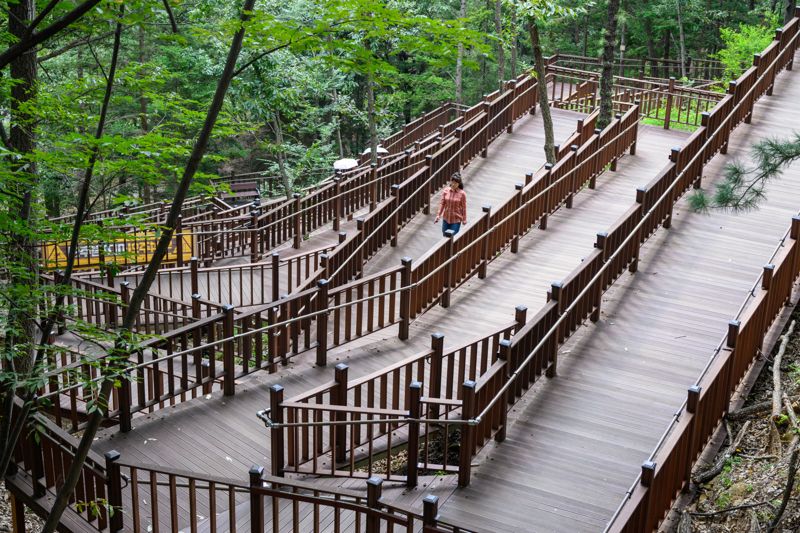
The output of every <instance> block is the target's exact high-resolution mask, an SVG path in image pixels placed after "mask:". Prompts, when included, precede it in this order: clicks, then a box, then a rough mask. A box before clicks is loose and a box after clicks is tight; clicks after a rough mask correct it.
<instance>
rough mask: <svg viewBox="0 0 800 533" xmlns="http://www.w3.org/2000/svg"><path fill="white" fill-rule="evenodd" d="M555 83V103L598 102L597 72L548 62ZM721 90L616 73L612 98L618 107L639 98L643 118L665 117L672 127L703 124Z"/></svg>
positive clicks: (588, 106) (583, 106) (582, 107)
mask: <svg viewBox="0 0 800 533" xmlns="http://www.w3.org/2000/svg"><path fill="white" fill-rule="evenodd" d="M548 72H550V74H551V76H552V79H553V83H552V86H551V89H552V95H551V98H552V100H553V105H555V106H556V107H562V108H565V109H574V110H577V111H582V112H584V113H589V112H591V111H592V110H593V109H594V108H595V107H596V106H597V104H598V101H599V100H598V96H597V93H596V92H593V91H596V89H597V87H598V83H597V75H596V74H595V73H593V72H587V71H582V70H576V69H571V68H565V67H560V66H548ZM722 97H723V95H722V94H720V93H717V92H712V91H707V90H703V89H695V88H691V87H682V86H680V85H678V84H677V83H676V82H675V80H674V79H671V80H667V81H657V80H642V79H635V78H624V77H621V76H615V77H614V84H613V86H612V100H613V102H614V107H615V110H617V111H618V110H620V105H621V104H626V103H627V104H630V103H632V102H634V101H639V104H640V108H641V109H640V115H641V117H642V118H648V119H655V120H658V121H663V123H664V127H665V128H666V129H669V128H670V126H671V125H673V124H680V125H683V126H689V127H697V126H700V120H701V116H702V113H703V112H706V111H708V110H710V109H711V108H713V107H714V105H715V104H716V103H717V102H719V101H720V99H721V98H722Z"/></svg>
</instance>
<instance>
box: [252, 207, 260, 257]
mask: <svg viewBox="0 0 800 533" xmlns="http://www.w3.org/2000/svg"><path fill="white" fill-rule="evenodd" d="M256 261H258V213H256V212H253V213H250V262H251V263H255V262H256Z"/></svg>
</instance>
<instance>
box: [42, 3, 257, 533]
mask: <svg viewBox="0 0 800 533" xmlns="http://www.w3.org/2000/svg"><path fill="white" fill-rule="evenodd" d="M254 5H255V0H245V2H244V5H243V6H242V13H241V24H240V25H239V27H238V29H237V30H236V33H235V34H234V36H233V40H232V42H231V47H230V50H229V52H228V58H227V60H226V62H225V69H224V71H223V74H222V76H221V77H220V80H219V83H218V84H217V90H216V92H215V93H214V98H213V100H212V102H211V105H210V106H209V108H208V112H207V113H206V119H205V123H204V124H203V128H202V129H201V130H200V132H199V134H198V137H197V141H196V142H195V145H194V149H193V150H192V153H191V155H190V156H189V160H188V162H187V163H186V168H185V169H184V173H183V176H182V178H181V182H180V184H179V186H178V190H177V191H176V194H175V199H174V200H173V202H172V205H171V206H170V210H169V214H168V215H167V219H166V221H165V224H164V228H163V231H162V234H161V238H160V239H159V240H158V244H157V245H156V249H155V251H154V252H153V257H152V259H151V261H150V264H149V265H148V266H147V269H146V270H145V273H144V276H143V277H142V281H141V283H140V284H139V285H138V286H137V287H136V289H135V290H134V291H133V294H132V295H131V299H130V302H129V305H128V310H127V312H126V313H125V318H124V319H123V323H122V326H121V328H120V330H119V332H118V333H117V337H116V339H115V343H114V348H113V352H112V354H111V357H109V358H108V359H106V364H107V365H108V367H107V368H106V372H107V374H108V375H107V376H106V379H105V380H104V381H103V382H102V384H101V386H100V392H99V394H98V396H97V400H96V403H95V409H94V411H93V412H91V414H90V415H89V420H88V423H87V425H86V428H85V429H84V434H83V437H82V438H81V441H80V444H79V446H78V448H77V449H76V450H75V457H74V459H73V463H72V465H71V466H70V468H69V471H68V473H67V475H66V477H65V479H64V483H63V485H62V487H61V488H60V489H59V491H58V495H57V496H56V499H55V501H54V502H53V506H52V508H51V510H50V515H49V516H48V517H47V522H45V525H44V527H43V528H42V533H52V532H54V531H55V530H56V528H57V527H58V525H59V523H60V521H61V515H62V514H63V513H64V510H65V509H66V507H67V504H68V503H69V500H70V497H71V496H72V493H73V491H74V490H75V486H76V485H77V483H78V480H79V479H80V476H81V472H82V468H83V463H84V462H85V461H86V457H87V455H88V454H89V450H90V448H91V446H92V442H93V441H94V437H95V435H96V434H97V430H98V429H99V427H100V424H101V422H102V421H103V419H104V418H105V416H106V414H107V413H106V411H107V407H108V398H109V395H110V394H111V388H112V387H113V385H114V383H115V381H116V380H118V379H119V378H120V376H119V371H120V370H122V369H123V368H124V366H125V363H126V362H127V360H128V356H129V354H130V348H131V341H132V337H131V333H130V332H131V330H132V328H133V325H134V322H135V320H136V316H137V315H138V314H139V308H140V307H141V305H142V303H143V302H144V300H145V297H146V296H147V293H148V291H149V290H150V286H151V285H152V283H153V281H154V279H155V275H156V272H157V270H158V268H159V267H160V265H161V261H162V260H163V259H164V256H165V255H166V254H167V249H168V248H169V245H170V243H171V242H172V235H173V233H174V231H175V227H176V226H177V223H178V217H179V216H180V214H181V208H182V206H183V201H184V199H185V198H186V196H187V194H188V192H189V186H190V185H191V182H192V178H194V175H195V173H196V172H197V169H198V168H199V166H200V161H201V160H202V158H203V155H204V153H205V151H206V147H207V146H208V142H209V140H210V138H211V133H212V131H213V129H214V124H215V123H216V120H217V117H218V116H219V113H220V111H221V110H222V105H223V102H224V100H225V93H226V92H227V91H228V87H229V86H230V83H231V80H232V79H233V76H234V71H235V69H236V62H237V60H238V58H239V53H240V52H241V49H242V41H243V40H244V33H245V27H246V23H247V22H248V20H249V19H250V16H251V12H252V11H253V7H254ZM117 365H119V366H120V367H121V368H117V369H115V368H114V366H117ZM122 377H123V378H124V376H122Z"/></svg>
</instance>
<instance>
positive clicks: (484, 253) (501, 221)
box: [49, 104, 638, 431]
mask: <svg viewBox="0 0 800 533" xmlns="http://www.w3.org/2000/svg"><path fill="white" fill-rule="evenodd" d="M506 107H509V108H510V107H511V104H507V105H506ZM637 109H638V108H637V107H636V106H633V107H631V109H630V110H628V112H626V114H625V115H624V116H618V117H617V118H615V119H614V121H613V122H612V123H611V124H609V126H607V127H606V128H605V129H604V130H603V131H599V130H594V131H592V132H591V135H589V132H588V131H587V130H588V127H587V125H586V123H584V125H583V127H582V128H581V130H580V131H579V132H576V134H575V135H573V136H572V137H571V138H575V139H580V138H586V141H585V142H584V144H583V145H582V146H580V147H578V146H575V145H573V146H572V147H571V149H570V150H569V152H568V153H567V154H566V155H565V156H564V157H563V158H562V159H561V160H560V161H559V163H558V164H557V165H556V166H554V167H550V166H549V165H546V166H545V168H543V169H541V170H540V171H539V172H538V173H536V174H535V175H534V174H532V173H531V174H529V175H528V176H526V181H527V185H522V184H521V185H520V186H519V187H517V189H516V193H515V194H513V195H512V196H510V197H509V199H508V200H507V201H506V202H505V203H504V204H503V205H502V206H501V207H500V208H499V209H498V210H497V211H495V212H493V213H491V212H489V211H487V212H485V213H484V214H483V215H482V218H481V219H480V220H479V221H478V222H477V223H476V224H474V225H473V226H472V227H471V228H470V229H468V230H467V231H466V232H463V233H462V234H460V235H459V236H458V237H457V238H450V239H443V240H442V241H440V243H439V245H437V246H436V247H434V248H433V249H432V250H431V251H430V252H429V253H428V254H427V255H426V256H425V257H423V258H422V259H421V260H419V261H418V262H417V263H416V264H415V265H414V266H413V267H412V261H411V260H410V259H406V260H404V261H403V262H402V264H401V265H400V266H398V267H393V268H389V269H386V270H384V271H382V272H378V273H375V274H373V275H370V276H367V277H363V278H361V279H356V280H353V281H350V282H347V283H344V284H342V285H339V286H333V287H331V286H330V285H331V284H330V283H329V282H328V281H327V280H326V279H318V280H316V281H315V279H316V278H310V283H305V284H302V285H300V286H298V287H297V288H296V289H295V291H294V292H293V293H292V294H291V295H289V296H288V297H285V298H281V299H278V300H275V301H273V302H271V303H269V304H266V305H263V306H256V307H254V308H251V309H247V310H243V311H242V312H236V313H235V312H234V311H233V308H232V307H230V308H227V310H222V311H219V312H217V313H215V314H213V315H211V316H206V317H205V318H204V317H202V316H201V314H200V312H199V310H198V306H200V305H201V303H202V301H201V300H200V298H199V296H195V297H193V302H192V305H191V306H190V310H191V312H192V313H193V314H192V317H193V318H194V321H193V322H192V323H190V324H187V325H185V326H184V327H180V328H178V329H175V330H173V331H169V332H165V333H163V334H162V335H161V336H160V337H159V338H158V339H154V340H152V341H148V342H147V343H146V345H145V346H143V347H142V349H141V350H139V351H138V353H137V354H135V361H134V363H135V364H134V366H133V368H132V369H131V370H130V373H131V377H135V378H136V379H135V380H134V382H135V383H136V387H132V386H131V385H130V383H129V380H127V379H126V380H123V384H122V388H121V389H120V394H119V397H116V396H115V397H114V398H113V399H112V401H111V404H112V407H111V412H112V414H113V416H115V417H119V420H120V429H121V430H122V431H127V429H128V428H130V420H131V417H132V416H133V415H135V414H136V413H137V412H150V411H152V410H154V409H158V408H162V407H164V406H165V405H174V404H175V403H177V402H181V401H186V400H187V399H191V398H193V397H195V396H196V395H197V394H201V393H202V391H204V390H205V391H208V390H211V389H212V388H213V387H215V386H217V387H221V388H222V389H223V390H224V391H225V393H226V394H234V392H235V380H236V378H238V377H241V376H243V375H246V374H248V373H251V372H253V371H256V370H260V369H265V370H269V371H274V370H275V369H276V366H275V365H276V364H278V363H279V362H280V363H286V362H287V361H288V359H289V358H290V357H292V356H293V355H295V354H298V353H301V352H304V351H306V350H309V349H315V350H316V361H317V364H318V365H325V364H326V363H327V355H328V351H329V349H330V348H332V347H335V346H339V345H341V344H344V343H346V342H349V341H351V340H353V339H355V338H359V337H361V336H363V335H366V334H369V333H371V332H373V331H377V330H378V329H382V328H385V327H389V326H392V325H394V324H399V330H398V334H399V336H400V338H402V339H405V338H407V336H408V330H409V323H410V320H411V319H412V318H413V317H414V316H416V315H417V314H419V313H420V312H422V311H423V310H424V309H425V308H426V307H427V306H428V305H430V304H432V303H434V302H436V301H439V302H440V303H441V304H442V305H443V306H447V305H449V298H450V294H451V292H452V291H453V290H455V289H456V288H457V287H458V286H459V285H460V284H461V283H463V282H464V281H465V280H467V279H468V278H469V277H470V276H472V275H475V274H478V276H479V277H483V276H484V275H485V271H486V266H487V265H488V262H489V261H491V260H492V259H494V258H495V257H497V255H498V253H499V252H501V251H503V250H504V249H506V248H507V247H508V248H510V249H511V251H512V252H516V249H517V246H518V242H519V239H520V238H521V237H522V236H523V235H524V234H525V233H526V232H527V231H528V230H529V229H530V228H531V227H533V226H534V225H535V224H536V223H537V222H538V223H540V224H542V225H544V226H546V218H547V216H548V215H549V214H550V213H552V212H553V211H554V210H556V209H558V207H559V206H561V205H566V206H567V207H569V206H571V202H572V197H573V195H574V194H576V193H577V192H578V191H580V190H581V188H582V187H583V186H584V185H585V184H588V185H589V186H590V187H594V180H595V179H596V177H597V176H598V175H599V174H600V173H601V172H602V171H603V170H604V169H605V168H606V167H607V166H609V165H611V166H612V168H613V167H614V164H615V161H616V159H617V158H618V157H620V156H621V155H622V153H623V152H624V151H625V150H627V149H628V148H630V149H634V148H635V142H636V133H637V128H638V115H637ZM480 116H481V115H480V114H478V115H476V117H480ZM498 116H499V115H498ZM590 123H591V122H590ZM486 130H488V125H485V126H484V131H486ZM587 136H588V137H587ZM437 157H441V158H442V161H443V162H442V163H441V166H440V167H439V168H444V169H446V170H447V171H449V170H450V169H449V168H448V165H452V164H453V161H457V157H458V154H457V153H455V152H453V151H452V150H449V151H445V152H444V153H442V154H441V155H440V156H439V155H436V154H435V155H434V156H432V157H431V158H429V162H431V161H436V158H437ZM434 164H436V163H434ZM425 176H428V174H427V172H424V171H422V172H421V173H420V176H418V177H414V176H412V178H411V179H410V180H409V185H410V187H409V191H417V192H414V193H409V194H411V196H409V197H407V200H408V201H409V203H407V204H406V208H407V210H406V211H405V215H403V213H404V211H403V209H402V208H399V207H397V205H398V204H397V202H398V199H399V198H401V196H400V193H399V191H400V189H399V188H395V189H394V191H395V194H394V196H393V197H392V199H391V200H389V201H388V202H391V203H388V202H387V203H386V205H385V206H382V208H381V209H378V210H376V211H374V212H373V213H374V214H376V216H375V220H376V225H374V226H373V225H372V224H371V223H370V224H369V225H367V221H363V222H362V223H361V224H360V225H361V226H362V228H361V229H362V230H363V231H361V232H359V233H358V234H356V235H354V236H352V237H349V238H348V239H346V240H345V241H344V242H343V243H342V244H340V245H339V248H337V249H336V250H334V251H333V252H332V253H331V254H330V255H329V256H325V255H323V256H321V257H320V261H321V262H320V269H319V272H318V274H316V275H315V276H319V277H321V276H323V275H329V272H331V270H332V269H333V268H337V271H338V272H342V271H343V267H342V265H345V266H346V265H347V263H346V262H341V263H340V262H337V261H335V259H336V258H337V253H341V254H342V257H346V258H347V259H346V260H347V261H353V258H356V259H357V261H355V262H353V263H351V264H353V265H357V266H358V267H360V265H363V262H364V261H365V259H366V258H368V255H367V254H370V255H371V253H373V250H375V249H377V248H376V247H377V246H378V245H380V244H381V243H383V242H386V241H387V240H391V239H392V238H393V237H392V234H390V233H386V232H381V231H380V228H381V226H380V225H378V223H377V221H380V220H382V221H383V222H382V223H381V224H383V227H385V228H396V227H398V226H399V225H400V224H402V222H403V221H402V220H401V219H400V216H401V215H402V216H409V215H410V214H411V213H412V208H415V207H421V206H422V205H424V204H423V202H424V200H425V199H427V198H429V197H430V193H429V192H428V190H427V188H426V187H425V186H424V182H423V183H422V185H421V184H420V182H419V181H418V180H421V179H422V178H424V177H425ZM431 182H433V180H432V179H431V177H428V178H427V183H428V184H429V183H431ZM412 187H413V188H412ZM420 190H422V191H425V193H424V195H419V196H417V195H418V191H420ZM415 198H416V200H415ZM411 201H416V202H418V204H411ZM409 205H411V206H412V208H408V206H409ZM384 207H385V208H387V209H389V208H394V210H393V214H392V215H391V216H387V215H385V214H384V211H383V208H384ZM388 223H391V224H388ZM359 236H361V237H359ZM370 243H372V244H370ZM358 247H360V249H359V248H358ZM331 258H333V260H332V259H331ZM195 264H196V262H195ZM345 273H346V274H347V275H348V276H352V275H355V274H356V273H357V271H356V270H355V269H353V270H351V271H349V272H348V271H345ZM336 274H337V272H334V273H333V274H330V275H331V277H333V278H335V276H336ZM342 279H343V280H344V279H346V278H345V277H344V276H343V277H342ZM123 288H124V286H123ZM65 379H66V378H62V380H61V381H64V380H65ZM76 389H77V390H76ZM66 392H67V393H68V394H69V395H70V398H72V397H73V396H75V395H78V396H79V397H83V394H84V391H82V390H80V388H77V387H75V386H70V387H67V389H66ZM49 394H50V395H51V396H54V395H55V394H56V393H53V392H51V393H49ZM62 403H63V404H67V405H64V406H62V410H66V411H68V412H67V413H65V418H69V419H74V418H76V417H77V416H79V413H76V412H75V409H76V404H75V402H74V401H70V402H66V401H65V402H62ZM81 406H82V404H81V403H80V402H78V403H77V408H81Z"/></svg>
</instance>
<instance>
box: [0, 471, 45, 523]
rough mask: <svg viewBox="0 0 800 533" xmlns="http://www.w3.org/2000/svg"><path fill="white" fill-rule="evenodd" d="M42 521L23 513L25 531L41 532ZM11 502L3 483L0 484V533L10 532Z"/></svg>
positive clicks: (32, 515) (27, 511)
mask: <svg viewBox="0 0 800 533" xmlns="http://www.w3.org/2000/svg"><path fill="white" fill-rule="evenodd" d="M42 526H44V521H43V520H42V519H41V518H39V517H38V516H36V515H35V514H33V513H32V512H30V511H29V510H26V511H25V531H41V530H42ZM11 530H12V527H11V502H10V500H9V494H8V491H7V490H6V485H5V483H0V533H3V532H6V531H11Z"/></svg>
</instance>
